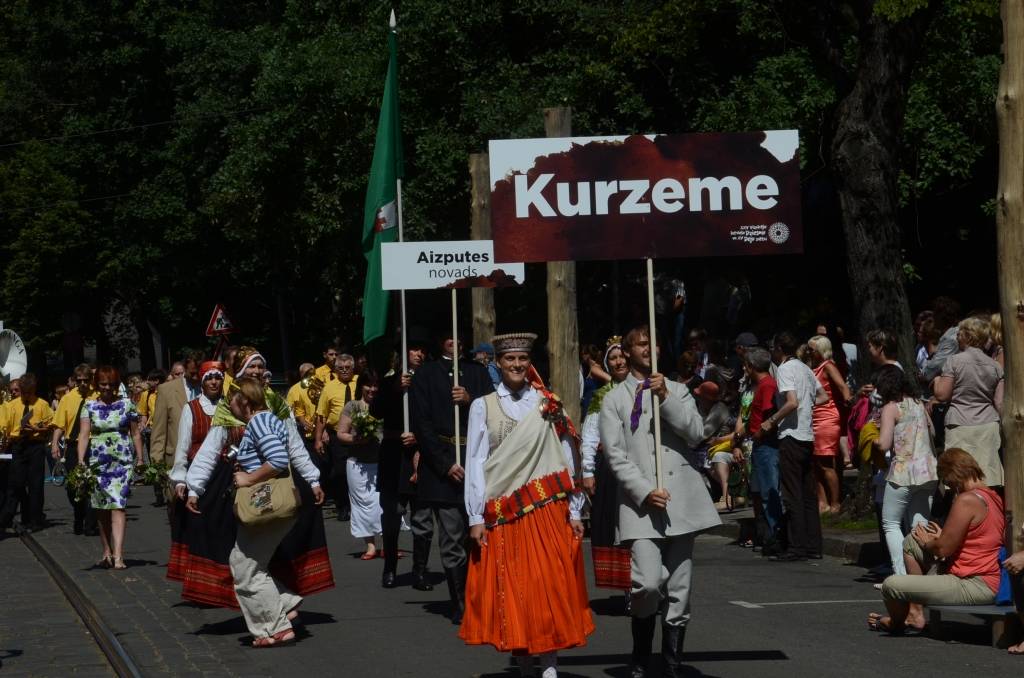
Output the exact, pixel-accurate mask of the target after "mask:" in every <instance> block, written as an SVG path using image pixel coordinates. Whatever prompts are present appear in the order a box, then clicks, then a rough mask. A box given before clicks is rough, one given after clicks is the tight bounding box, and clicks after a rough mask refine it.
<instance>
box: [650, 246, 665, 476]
mask: <svg viewBox="0 0 1024 678" xmlns="http://www.w3.org/2000/svg"><path fill="white" fill-rule="evenodd" d="M647 315H648V326H649V331H650V335H651V336H650V337H648V339H649V341H650V343H651V374H655V373H657V371H658V330H657V328H656V327H655V325H654V259H651V258H650V257H648V258H647ZM651 413H652V416H653V417H654V474H655V476H656V477H657V480H658V489H661V488H663V487H665V483H664V482H663V479H662V476H661V400H659V399H658V396H656V395H654V392H653V391H652V392H651Z"/></svg>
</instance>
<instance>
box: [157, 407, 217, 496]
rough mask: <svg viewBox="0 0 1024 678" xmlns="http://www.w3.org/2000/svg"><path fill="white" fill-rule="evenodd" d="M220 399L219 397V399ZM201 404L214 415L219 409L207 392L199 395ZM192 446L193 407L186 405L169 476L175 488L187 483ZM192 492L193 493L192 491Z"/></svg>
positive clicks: (180, 421) (179, 422)
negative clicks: (186, 477) (186, 476)
mask: <svg viewBox="0 0 1024 678" xmlns="http://www.w3.org/2000/svg"><path fill="white" fill-rule="evenodd" d="M218 400H219V399H218ZM199 406H200V407H202V408H203V412H204V413H205V414H206V415H207V416H209V417H212V416H213V413H214V412H216V411H217V403H214V402H211V401H210V399H209V398H207V397H206V395H205V394H200V395H199ZM191 446H192V408H191V407H190V406H189V405H185V407H184V408H182V410H181V419H179V420H178V446H177V447H176V448H175V449H174V465H173V466H172V467H171V472H170V473H169V474H168V476H169V477H170V479H171V483H172V484H173V485H174V489H175V490H177V489H178V485H185V484H186V483H185V475H186V474H187V473H188V448H189V447H191ZM190 494H191V493H190Z"/></svg>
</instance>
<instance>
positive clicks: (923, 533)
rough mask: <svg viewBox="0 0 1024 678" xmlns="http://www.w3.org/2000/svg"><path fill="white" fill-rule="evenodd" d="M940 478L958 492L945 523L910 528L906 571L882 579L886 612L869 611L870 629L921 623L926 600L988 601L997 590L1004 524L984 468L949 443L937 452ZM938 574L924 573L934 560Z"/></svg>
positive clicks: (919, 626) (949, 602) (1000, 505)
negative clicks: (887, 612) (886, 614)
mask: <svg viewBox="0 0 1024 678" xmlns="http://www.w3.org/2000/svg"><path fill="white" fill-rule="evenodd" d="M939 479H940V480H941V481H942V482H943V483H945V484H946V485H948V486H949V488H950V489H952V490H953V492H955V493H956V499H955V500H954V501H953V508H952V509H951V510H950V512H949V517H948V518H947V519H946V524H945V525H944V526H942V527H939V526H938V525H937V524H935V523H933V522H930V523H927V524H920V525H918V526H917V527H915V528H914V530H913V531H912V532H911V533H910V535H909V536H908V537H907V538H906V539H905V540H904V542H903V560H904V562H905V563H906V565H907V574H905V575H893V576H891V577H889V578H888V579H886V580H885V583H884V584H882V598H883V599H884V600H885V607H886V609H887V610H888V611H889V616H884V617H883V616H882V615H879V614H877V613H874V612H872V613H871V614H870V615H868V626H869V627H870V628H871V629H872V630H874V631H889V632H891V633H902V632H903V631H904V630H905V629H906V628H907V627H910V628H913V629H918V630H920V629H923V628H924V625H925V621H924V611H923V606H924V605H991V604H992V603H994V602H995V599H996V592H997V591H998V590H999V575H1000V572H999V548H1000V546H1002V543H1003V529H1004V527H1005V526H1006V520H1005V516H1004V515H1003V500H1002V498H1001V497H1000V496H999V495H998V494H997V493H996V492H995V491H994V490H991V489H989V488H988V486H986V485H985V474H984V473H982V471H981V467H979V466H978V462H976V461H975V460H974V457H972V456H971V455H970V454H968V453H967V452H965V451H963V450H961V449H958V448H952V449H948V450H946V451H945V452H943V453H942V456H941V457H939ZM937 561H942V562H941V563H940V571H941V572H942V574H939V575H927V576H926V573H927V572H928V570H930V569H931V567H932V566H933V565H934V564H935V563H936V562H937Z"/></svg>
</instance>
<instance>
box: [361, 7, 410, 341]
mask: <svg viewBox="0 0 1024 678" xmlns="http://www.w3.org/2000/svg"><path fill="white" fill-rule="evenodd" d="M388 52H389V59H388V75H387V78H386V79H385V80H384V99H383V101H382V102H381V106H380V120H379V121H378V122H377V140H376V141H375V142H374V148H373V164H372V165H371V166H370V182H369V184H368V185H367V187H366V207H365V208H364V210H363V256H365V257H366V286H365V288H364V289H363V343H364V344H368V343H370V342H371V341H372V340H374V339H376V338H377V337H381V336H383V335H384V334H385V333H386V332H387V324H388V296H389V293H388V292H386V291H385V290H383V289H381V263H380V249H381V247H380V246H381V243H385V242H394V241H395V240H396V239H397V238H398V228H397V226H398V209H397V205H398V187H397V184H398V180H399V179H401V178H402V125H401V122H400V121H399V115H398V41H397V39H396V36H395V13H394V12H393V11H392V12H391V22H390V28H389V30H388Z"/></svg>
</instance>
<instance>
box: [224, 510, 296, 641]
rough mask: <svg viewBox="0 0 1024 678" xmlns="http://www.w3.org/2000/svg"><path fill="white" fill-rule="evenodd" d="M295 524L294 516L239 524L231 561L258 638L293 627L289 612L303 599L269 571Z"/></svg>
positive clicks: (240, 597)
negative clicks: (261, 523)
mask: <svg viewBox="0 0 1024 678" xmlns="http://www.w3.org/2000/svg"><path fill="white" fill-rule="evenodd" d="M294 525H295V519H294V518H291V519H289V520H276V521H274V522H272V523H270V524H268V525H265V526H263V527H258V528H249V527H245V526H244V525H242V524H239V525H238V534H237V536H236V537H235V548H233V549H231V555H230V556H229V557H228V564H229V565H230V566H231V576H232V577H233V578H234V580H235V595H236V596H238V606H239V607H240V608H242V616H243V617H245V625H246V627H248V629H249V633H251V634H252V635H253V636H255V637H256V638H266V637H267V636H271V635H273V634H275V633H278V632H280V631H284V630H286V629H290V628H291V626H292V625H291V622H289V621H288V612H289V611H291V610H292V609H294V608H295V607H296V606H297V605H298V604H299V603H301V602H302V597H301V596H297V595H295V594H294V593H291V592H289V591H287V590H286V589H285V588H284V586H282V585H281V583H280V582H279V581H277V580H276V579H274V578H273V577H271V576H270V572H269V571H268V566H269V564H270V559H271V558H272V557H273V555H274V551H276V550H277V547H278V545H279V544H280V543H281V540H282V539H284V538H285V535H287V534H288V532H289V531H290V530H291V529H292V527H293V526H294Z"/></svg>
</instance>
